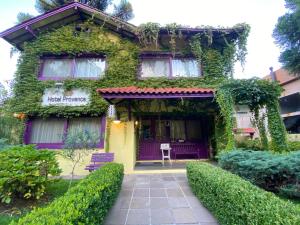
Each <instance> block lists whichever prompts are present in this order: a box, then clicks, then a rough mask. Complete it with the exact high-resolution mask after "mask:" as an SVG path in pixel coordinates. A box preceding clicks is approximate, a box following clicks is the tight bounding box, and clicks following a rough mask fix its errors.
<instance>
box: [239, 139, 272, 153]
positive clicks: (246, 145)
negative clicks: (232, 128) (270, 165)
mask: <svg viewBox="0 0 300 225" xmlns="http://www.w3.org/2000/svg"><path fill="white" fill-rule="evenodd" d="M235 146H236V148H241V149H252V150H256V151H259V150H267V149H263V147H262V145H261V142H260V140H259V139H253V140H251V139H246V140H237V141H236V143H235Z"/></svg>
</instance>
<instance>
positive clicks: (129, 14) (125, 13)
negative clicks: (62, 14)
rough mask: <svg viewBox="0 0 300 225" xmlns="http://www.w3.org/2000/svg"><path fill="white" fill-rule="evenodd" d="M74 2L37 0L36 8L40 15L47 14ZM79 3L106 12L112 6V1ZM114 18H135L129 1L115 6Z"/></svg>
mask: <svg viewBox="0 0 300 225" xmlns="http://www.w3.org/2000/svg"><path fill="white" fill-rule="evenodd" d="M70 2H74V0H36V2H35V8H36V10H37V11H38V12H40V13H45V12H47V11H50V10H52V9H55V8H58V7H60V6H63V5H65V4H68V3H70ZM78 2H81V3H84V4H87V5H89V6H91V7H93V8H96V9H98V10H101V11H105V10H106V9H107V8H108V6H110V5H111V4H112V2H113V1H112V0H79V1H78ZM112 15H113V16H115V17H118V18H120V19H122V20H125V21H128V20H130V19H132V18H133V17H134V15H133V9H132V5H131V4H130V3H129V2H128V1H127V0H121V1H120V3H119V4H118V5H114V12H113V13H112Z"/></svg>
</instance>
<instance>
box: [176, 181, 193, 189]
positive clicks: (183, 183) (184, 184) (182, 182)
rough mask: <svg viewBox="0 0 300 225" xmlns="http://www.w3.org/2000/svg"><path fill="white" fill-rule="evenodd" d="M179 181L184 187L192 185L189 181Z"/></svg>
mask: <svg viewBox="0 0 300 225" xmlns="http://www.w3.org/2000/svg"><path fill="white" fill-rule="evenodd" d="M177 183H178V184H179V186H180V187H182V188H187V187H190V186H189V183H188V182H187V181H177Z"/></svg>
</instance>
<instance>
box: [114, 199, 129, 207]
mask: <svg viewBox="0 0 300 225" xmlns="http://www.w3.org/2000/svg"><path fill="white" fill-rule="evenodd" d="M130 201H131V197H118V199H117V201H116V203H115V205H114V206H113V207H114V209H129V206H130Z"/></svg>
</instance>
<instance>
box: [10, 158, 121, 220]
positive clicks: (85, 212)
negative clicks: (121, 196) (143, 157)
mask: <svg viewBox="0 0 300 225" xmlns="http://www.w3.org/2000/svg"><path fill="white" fill-rule="evenodd" d="M122 179H123V166H122V165H120V164H116V163H109V164H107V165H105V166H103V167H102V168H101V169H99V170H96V171H95V172H93V173H91V174H90V175H89V176H88V177H86V178H85V179H83V180H82V181H81V182H80V183H79V184H77V185H76V186H75V187H73V188H71V189H70V190H69V191H68V192H67V193H66V194H65V195H64V196H62V197H60V198H58V199H56V200H55V201H54V202H52V203H51V204H50V205H49V206H47V207H45V208H39V209H35V210H33V211H32V212H31V213H29V214H28V215H26V216H25V217H23V218H21V219H20V220H19V221H18V223H12V225H13V224H18V225H23V224H24V225H25V224H26V225H36V224H39V225H42V224H45V225H46V224H53V225H54V224H55V225H69V224H90V225H93V224H102V223H103V220H104V218H105V216H106V214H107V213H108V210H109V209H110V208H111V206H112V205H113V203H114V201H115V199H116V197H117V196H118V193H119V191H120V189H121V184H122Z"/></svg>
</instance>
